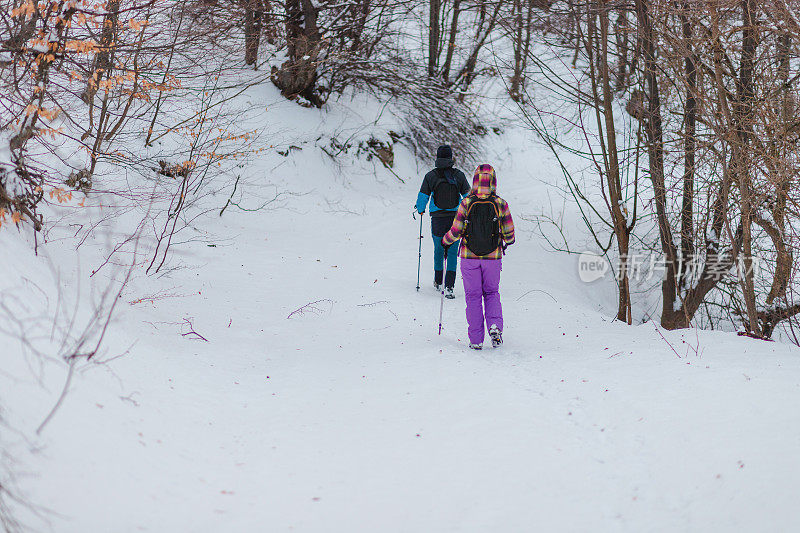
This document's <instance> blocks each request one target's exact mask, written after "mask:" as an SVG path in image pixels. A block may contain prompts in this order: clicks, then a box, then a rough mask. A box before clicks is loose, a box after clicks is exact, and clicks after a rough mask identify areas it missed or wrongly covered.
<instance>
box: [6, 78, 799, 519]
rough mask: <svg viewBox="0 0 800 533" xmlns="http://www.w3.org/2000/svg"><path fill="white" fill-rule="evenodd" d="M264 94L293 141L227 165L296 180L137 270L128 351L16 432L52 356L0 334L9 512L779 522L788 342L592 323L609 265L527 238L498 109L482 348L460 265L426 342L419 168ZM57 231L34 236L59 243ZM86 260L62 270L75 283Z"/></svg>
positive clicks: (533, 234) (527, 199)
mask: <svg viewBox="0 0 800 533" xmlns="http://www.w3.org/2000/svg"><path fill="white" fill-rule="evenodd" d="M260 91H261V92H258V93H257V94H254V95H251V97H252V98H253V99H254V100H255V101H256V103H258V105H261V104H262V103H266V104H268V105H269V106H271V107H269V109H270V113H271V115H270V114H268V115H267V116H275V117H277V118H276V119H274V120H275V121H276V123H275V124H267V125H265V126H264V128H265V129H269V128H274V129H275V130H276V131H277V130H278V129H279V128H278V126H277V124H278V123H280V124H281V125H282V129H281V131H282V133H281V135H284V136H285V138H286V139H302V138H305V139H306V140H308V141H309V142H308V143H307V144H305V145H303V144H299V146H301V147H302V148H303V149H302V150H293V151H291V152H290V153H289V155H288V156H287V157H285V158H284V157H283V156H280V155H277V154H275V153H274V152H272V153H270V154H267V155H265V156H264V157H263V158H261V159H259V160H258V161H256V162H254V163H253V165H252V166H251V167H250V168H249V169H248V172H249V175H250V177H251V178H254V177H256V178H258V177H260V176H263V180H264V183H265V184H266V183H268V182H273V183H275V184H276V185H277V186H278V190H279V191H285V192H287V193H292V194H286V195H283V196H282V197H281V199H280V201H279V202H278V203H277V204H274V205H275V208H270V209H265V210H261V211H257V212H253V213H246V212H241V211H236V210H233V209H231V210H229V211H227V212H226V214H225V216H223V217H222V218H218V217H217V218H216V219H212V218H209V221H211V220H214V234H215V236H216V237H214V238H211V237H203V238H202V239H201V240H197V241H195V242H191V243H189V244H186V245H185V246H182V247H180V248H178V249H177V250H178V251H177V252H176V254H177V255H176V264H180V265H181V266H182V268H179V269H175V270H173V271H171V272H170V273H169V275H167V276H163V277H156V276H149V277H147V276H144V274H143V269H141V270H142V271H138V270H137V271H136V272H135V275H134V279H133V280H132V282H131V284H130V286H129V288H128V289H127V290H126V291H125V293H124V294H123V297H122V299H121V304H120V309H119V311H120V312H119V314H118V315H117V320H116V321H115V322H114V324H113V326H112V329H111V331H110V333H109V337H108V343H107V351H106V352H105V358H106V359H108V358H113V357H114V355H115V354H123V353H125V350H126V349H127V348H128V347H129V346H131V345H132V348H130V352H129V353H127V354H126V355H124V356H123V357H119V358H116V359H114V360H112V361H110V362H109V363H107V364H103V365H88V366H83V367H81V368H80V371H79V372H77V373H76V375H75V379H74V381H73V384H72V386H71V389H70V392H69V394H68V395H67V396H66V399H65V401H64V404H63V405H62V406H61V408H60V410H59V411H58V412H57V414H56V416H55V418H54V419H53V420H52V422H50V423H49V425H47V426H46V427H45V428H44V430H43V433H42V435H41V436H40V437H36V436H35V435H34V432H35V429H36V427H37V426H38V425H39V423H40V422H41V421H42V419H43V418H44V416H46V414H47V413H48V411H49V409H50V408H51V406H52V405H53V403H54V402H55V401H56V399H57V398H58V395H59V394H60V392H61V389H60V387H61V385H62V384H63V380H64V377H65V374H66V370H65V367H64V364H63V362H59V361H57V360H56V361H49V362H45V363H43V367H42V368H41V369H40V368H39V367H38V366H37V365H38V364H39V363H38V361H37V362H31V360H30V358H28V357H25V356H23V355H22V353H21V350H20V347H19V346H18V345H17V344H15V343H13V341H12V340H11V339H10V338H4V348H3V349H2V351H3V370H2V372H0V402H2V404H3V406H4V408H5V418H6V422H7V426H6V427H4V428H3V433H4V434H2V435H0V439H2V441H3V443H4V444H5V445H6V446H7V447H8V448H9V450H10V452H11V454H12V456H13V457H14V458H15V460H16V463H14V464H12V465H11V467H12V470H13V471H14V472H15V473H16V483H15V486H16V487H17V488H18V490H19V492H20V495H21V496H23V497H24V498H25V499H26V500H28V501H30V502H32V503H34V504H37V505H39V506H41V507H43V508H45V509H46V512H45V514H44V517H45V519H46V521H47V523H45V522H43V521H42V520H41V519H39V518H36V517H35V516H33V515H32V514H31V513H29V512H27V511H25V510H24V509H20V510H19V512H20V513H21V516H22V518H23V519H25V521H27V522H28V523H29V524H32V525H33V526H34V527H35V528H36V529H37V530H44V531H46V530H49V529H51V530H53V531H58V532H73V531H74V532H82V533H85V532H106V531H108V532H111V531H113V532H126V531H156V532H160V531H175V532H177V531H187V532H188V531H191V532H206V531H207V532H219V531H270V532H272V531H342V532H345V531H414V532H418V531H587V530H593V531H636V532H639V531H791V530H793V529H794V528H796V527H797V524H798V521H799V520H800V508H799V507H798V506H797V504H796V500H797V494H798V491H800V481H798V479H800V454H798V450H800V410H798V409H797V405H800V357H799V356H798V355H799V354H800V352H798V350H797V349H796V348H794V347H791V346H787V345H783V344H778V343H765V342H760V341H755V340H751V339H747V338H741V337H737V336H735V335H734V334H730V333H720V332H697V331H694V330H687V331H679V332H660V331H658V330H657V329H656V327H655V326H654V325H653V324H652V323H647V324H642V325H638V326H633V327H629V326H625V325H621V324H619V323H614V322H612V321H611V319H610V315H611V312H610V308H611V306H613V303H614V294H613V286H612V285H611V282H610V281H608V280H606V281H600V282H596V284H594V285H586V284H583V283H581V282H580V281H579V279H578V273H577V262H576V260H575V258H574V256H568V255H564V254H559V253H556V252H552V251H549V250H548V246H546V244H545V243H544V242H543V240H542V239H541V237H540V236H539V233H538V232H537V231H536V225H535V223H534V222H533V221H532V217H533V216H534V215H535V214H537V213H539V212H541V211H542V210H543V209H548V208H547V205H548V204H549V203H550V201H551V198H552V196H550V195H551V194H552V190H551V189H550V188H549V187H548V185H547V184H548V183H554V182H556V181H557V180H558V179H559V176H560V173H559V172H558V170H557V167H556V165H555V164H554V163H553V161H552V159H551V158H550V157H549V155H548V154H547V152H546V150H545V149H543V148H542V147H541V146H539V145H537V144H536V143H535V140H534V139H533V138H532V137H530V136H527V135H526V134H525V133H524V132H521V131H519V130H516V129H509V130H507V131H506V132H505V134H504V135H500V136H495V135H493V134H492V136H490V137H489V138H487V143H488V145H487V162H489V163H492V164H493V165H494V166H495V167H496V169H497V172H498V183H499V191H498V192H499V194H500V195H501V196H503V197H504V198H506V199H507V200H508V202H509V204H510V206H511V210H512V214H513V215H514V216H515V222H516V226H517V232H518V237H517V244H515V245H514V246H513V247H512V248H510V249H509V253H508V255H507V256H506V258H505V259H504V265H503V266H504V269H503V278H502V283H501V294H502V299H503V307H504V314H505V320H506V327H505V340H506V344H505V345H504V346H503V347H502V348H500V349H497V350H492V349H491V348H489V349H484V351H482V352H474V351H471V350H469V349H468V348H467V342H466V336H465V335H466V322H465V317H464V302H463V298H462V291H461V290H460V281H459V282H458V284H457V286H456V287H457V294H458V296H459V297H458V298H457V299H456V300H454V301H446V302H445V319H444V331H443V334H442V335H441V336H438V335H437V329H438V318H439V305H440V299H439V295H438V294H437V293H435V292H434V290H433V288H432V287H431V286H430V279H431V272H430V271H431V270H432V269H431V266H430V263H431V241H430V231H429V227H428V223H429V220H428V219H427V218H425V221H424V224H425V230H424V231H425V238H424V241H423V269H422V289H421V290H420V291H419V292H416V290H415V285H416V269H417V245H418V238H417V232H418V229H419V226H418V222H416V221H415V220H413V219H412V218H411V207H412V205H413V202H414V199H415V197H416V192H417V189H418V186H419V180H420V179H421V176H422V174H423V173H424V171H425V170H427V169H425V168H423V167H419V168H418V167H417V164H416V163H415V162H414V161H413V158H412V156H411V155H410V154H409V153H408V151H407V150H405V149H402V148H398V150H397V153H396V163H397V164H396V166H395V172H396V173H397V174H398V175H399V176H400V177H402V178H404V179H405V181H406V183H405V184H403V183H401V182H400V181H399V180H398V179H396V178H395V177H394V176H393V175H392V174H391V173H389V172H388V171H386V170H384V169H383V168H382V167H381V165H380V163H378V162H377V160H373V161H372V162H366V161H364V160H363V158H362V159H359V160H352V161H351V160H349V159H348V160H347V161H349V162H347V163H345V164H344V166H341V167H337V166H335V165H332V164H331V161H330V158H329V157H328V156H327V155H325V154H324V153H323V152H322V151H321V150H319V149H318V148H315V147H314V140H315V139H316V138H317V136H318V134H319V132H329V133H330V132H333V131H343V133H342V135H343V136H344V137H347V135H348V134H352V135H355V136H356V138H361V137H363V136H364V135H369V134H371V131H369V130H364V131H361V132H359V131H358V129H357V128H356V126H358V125H359V123H358V120H357V118H355V117H356V116H361V120H363V123H368V122H369V120H374V117H368V116H365V115H369V113H370V111H369V110H370V109H371V108H370V106H361V105H360V102H352V103H347V102H343V103H338V104H335V105H334V106H332V107H333V109H332V110H330V112H328V113H321V112H318V111H314V110H304V109H300V108H298V107H297V106H295V105H294V104H291V103H289V102H283V101H281V100H280V98H279V97H278V96H277V95H276V94H275V92H274V90H273V89H272V88H269V87H264V88H262V89H261V90H260ZM261 100H263V102H261ZM373 107H374V111H375V116H377V114H378V113H379V112H380V106H377V105H375V106H373ZM364 109H366V111H365V110H364ZM356 110H358V111H356ZM359 114H360V115H359ZM291 117H296V120H294V121H292V122H291V127H289V128H287V127H286V125H287V124H289V123H290V120H289V119H290V118H291ZM366 119H369V120H366ZM382 120H383V122H382V127H383V128H384V129H385V130H388V129H391V126H392V125H391V123H387V122H386V121H387V120H388V121H391V118H390V117H389V118H383V119H382ZM348 128H352V129H348ZM276 144H277V143H276ZM477 163H479V161H464V162H460V166H461V167H462V168H464V170H465V171H466V172H467V174H471V171H472V169H473V168H474V167H475V165H476V164H477ZM278 165H279V166H278ZM220 202H221V203H224V198H221V200H220ZM257 203H258V202H254V205H255V204H257ZM213 216H214V217H216V214H214V215H213ZM209 224H210V222H209ZM576 227H577V226H576ZM8 229H9V228H3V231H0V245H2V246H3V249H4V250H11V251H12V252H13V253H14V254H15V256H16V257H18V261H17V266H11V265H8V264H7V263H5V262H4V263H5V264H4V266H3V267H2V268H3V270H5V269H9V270H10V271H11V270H13V269H15V268H16V269H18V270H19V269H21V268H22V267H20V266H19V265H23V266H25V268H27V269H30V268H34V267H32V265H36V264H37V261H41V260H37V259H35V258H33V257H32V256H31V254H30V252H28V251H27V250H28V243H27V242H25V241H24V237H23V236H20V235H17V234H16V232H15V231H8ZM65 242H68V241H56V242H54V243H52V244H48V245H44V248H45V252H47V251H48V249H47V247H48V246H49V247H50V250H49V253H51V254H52V255H54V256H57V257H60V258H61V259H62V260H63V259H64V258H66V257H70V256H69V255H68V254H69V247H68V246H65V245H64V243H65ZM92 245H93V244H92V243H89V244H87V246H92ZM212 245H213V246H212ZM96 246H97V248H98V249H100V248H101V247H102V243H98V244H97V245H96ZM98 254H99V252H98ZM98 256H99V255H98ZM36 268H37V269H38V274H36V275H38V276H40V278H42V279H44V277H46V276H47V275H49V274H48V269H47V268H45V267H44V266H40V267H36ZM83 268H84V270H83V271H78V270H77V269H76V270H75V271H74V272H72V274H71V276H72V277H69V276H67V281H62V282H63V283H75V281H76V279H77V277H76V276H82V278H83V279H84V282H86V278H87V276H88V273H89V272H88V270H89V268H94V266H91V267H89V266H88V265H84V266H83ZM13 272H17V270H13ZM28 275H31V274H28ZM15 276H16V277H15ZM19 276H20V275H19V274H14V275H8V276H6V278H7V279H11V280H15V279H17V278H18V277H19ZM6 283H8V282H6ZM598 284H599V285H598ZM30 290H31V291H33V289H30ZM5 294H7V293H5ZM153 295H161V296H162V297H159V298H156V299H155V300H154V301H153V302H150V301H148V300H146V299H147V297H149V296H153ZM164 295H167V296H169V297H163V296H164ZM143 299H144V301H142V300H143ZM311 302H315V303H313V304H312V305H311V306H310V307H306V309H305V311H298V312H295V310H298V309H301V308H302V307H303V306H306V305H308V304H309V303H311ZM184 319H186V320H188V321H190V322H191V324H192V326H193V328H194V331H196V332H197V333H198V334H199V335H202V337H203V338H205V339H206V340H202V339H200V338H198V335H194V334H187V333H189V329H188V325H187V324H188V322H185V321H184ZM184 334H187V335H184ZM11 428H13V431H12V430H11Z"/></svg>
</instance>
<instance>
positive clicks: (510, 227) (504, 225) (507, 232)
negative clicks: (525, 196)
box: [500, 200, 515, 244]
mask: <svg viewBox="0 0 800 533" xmlns="http://www.w3.org/2000/svg"><path fill="white" fill-rule="evenodd" d="M500 230H501V231H502V233H503V241H504V242H505V243H506V244H514V240H515V238H514V219H513V218H511V210H510V209H509V208H508V203H506V201H505V200H503V201H502V202H501V203H500Z"/></svg>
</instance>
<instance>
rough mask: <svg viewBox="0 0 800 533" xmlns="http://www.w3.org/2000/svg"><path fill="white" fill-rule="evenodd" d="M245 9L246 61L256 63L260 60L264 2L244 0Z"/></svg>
mask: <svg viewBox="0 0 800 533" xmlns="http://www.w3.org/2000/svg"><path fill="white" fill-rule="evenodd" d="M244 9H245V15H244V62H245V63H246V64H248V65H255V64H256V63H257V62H258V46H259V44H260V41H261V24H262V22H263V20H264V3H263V1H262V0H244Z"/></svg>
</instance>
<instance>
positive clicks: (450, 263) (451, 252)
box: [444, 240, 461, 288]
mask: <svg viewBox="0 0 800 533" xmlns="http://www.w3.org/2000/svg"><path fill="white" fill-rule="evenodd" d="M460 243H461V241H460V240H458V241H456V242H454V243H453V244H451V245H450V248H449V249H448V250H447V274H445V278H444V286H445V287H450V288H453V287H455V285H456V267H457V266H458V246H459V244H460Z"/></svg>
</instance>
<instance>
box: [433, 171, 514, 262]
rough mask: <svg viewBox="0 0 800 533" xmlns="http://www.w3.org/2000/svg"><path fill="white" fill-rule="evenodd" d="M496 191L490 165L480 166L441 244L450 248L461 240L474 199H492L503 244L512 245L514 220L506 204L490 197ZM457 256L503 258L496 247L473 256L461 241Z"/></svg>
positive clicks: (495, 178)
mask: <svg viewBox="0 0 800 533" xmlns="http://www.w3.org/2000/svg"><path fill="white" fill-rule="evenodd" d="M496 190H497V177H496V176H495V174H494V169H493V168H492V166H491V165H481V166H479V167H478V168H477V169H476V170H475V175H474V176H473V177H472V190H471V191H470V193H469V196H467V197H466V198H464V199H463V200H461V204H460V205H459V206H458V212H456V218H455V220H453V227H451V228H450V231H449V232H447V235H445V236H444V237H442V244H443V245H444V246H450V245H451V244H453V243H454V242H456V241H457V240H458V239H460V238H461V236H462V234H463V233H464V228H465V227H466V220H467V211H468V210H469V206H470V204H471V203H472V202H473V201H475V199H476V198H480V199H486V198H489V197H492V198H493V199H494V203H495V205H496V206H497V213H498V215H499V217H500V233H501V234H502V237H503V242H504V243H505V244H507V245H508V244H514V220H513V219H512V218H511V211H510V210H509V209H508V203H506V201H505V200H503V199H502V198H500V197H499V196H492V195H493V194H495V192H496ZM459 256H461V257H462V258H464V259H500V258H501V257H503V249H502V247H501V246H498V247H497V249H495V251H493V252H492V253H490V254H487V255H475V254H474V253H472V252H471V251H470V250H469V248H467V246H466V243H465V242H464V241H463V240H462V241H461V250H460V252H459Z"/></svg>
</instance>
